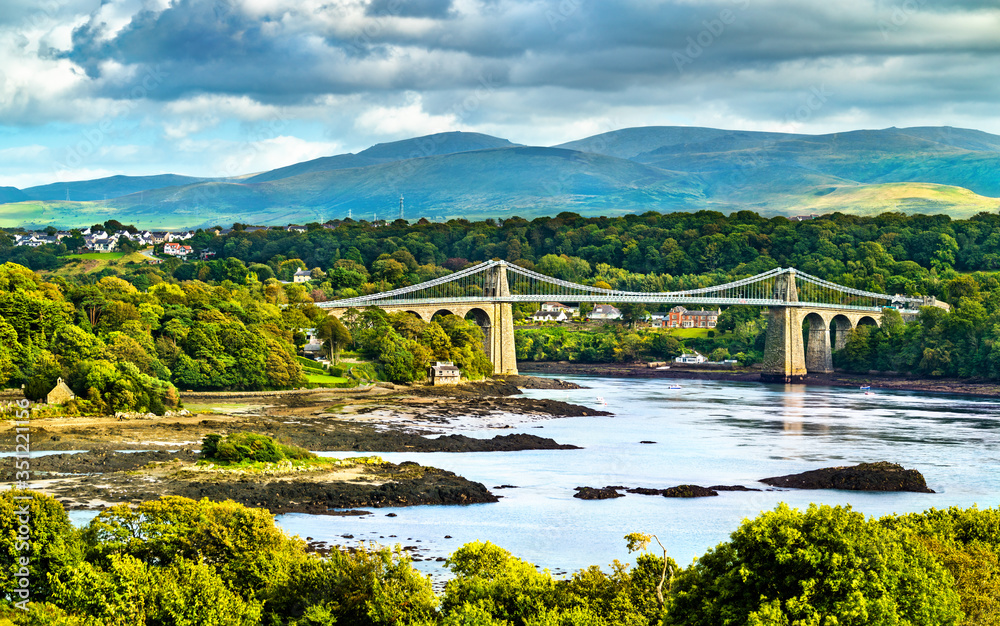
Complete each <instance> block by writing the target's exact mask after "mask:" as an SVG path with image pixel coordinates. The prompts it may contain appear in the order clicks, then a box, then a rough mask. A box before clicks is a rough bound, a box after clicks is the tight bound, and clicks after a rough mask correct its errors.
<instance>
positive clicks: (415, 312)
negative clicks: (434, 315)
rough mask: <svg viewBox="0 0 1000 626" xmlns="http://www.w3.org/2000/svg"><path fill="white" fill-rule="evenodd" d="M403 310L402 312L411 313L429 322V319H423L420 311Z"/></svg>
mask: <svg viewBox="0 0 1000 626" xmlns="http://www.w3.org/2000/svg"><path fill="white" fill-rule="evenodd" d="M403 312H404V313H409V314H410V315H412V316H414V317H416V318H417V319H419V320H422V321H424V322H429V321H430V320H428V319H424V314H423V313H421V312H420V311H414V310H413V309H405V310H404V311H403Z"/></svg>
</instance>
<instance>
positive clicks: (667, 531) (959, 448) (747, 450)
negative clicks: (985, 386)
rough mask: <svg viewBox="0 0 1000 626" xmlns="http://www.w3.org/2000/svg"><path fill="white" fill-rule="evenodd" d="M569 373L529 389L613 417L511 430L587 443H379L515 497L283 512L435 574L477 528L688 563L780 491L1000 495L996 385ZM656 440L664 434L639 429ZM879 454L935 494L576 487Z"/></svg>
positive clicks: (552, 564) (796, 500)
mask: <svg viewBox="0 0 1000 626" xmlns="http://www.w3.org/2000/svg"><path fill="white" fill-rule="evenodd" d="M560 378H563V379H565V380H570V381H573V382H576V383H579V384H581V385H584V386H585V387H587V388H586V389H580V390H570V391H566V390H558V391H555V390H536V391H527V392H525V394H526V395H527V396H529V397H540V398H553V399H557V400H564V401H567V402H573V403H578V404H583V405H588V406H592V407H594V408H602V409H606V410H608V411H611V412H612V413H614V416H613V417H578V418H560V419H546V420H537V421H527V422H525V421H518V422H517V425H516V426H515V428H514V429H509V430H502V431H499V432H501V433H504V434H507V433H512V432H526V433H531V434H536V435H540V436H544V437H551V438H553V439H555V440H556V441H558V442H560V443H570V444H574V445H578V446H581V447H582V448H583V449H582V450H553V451H523V452H509V453H504V452H485V453H441V452H434V453H388V454H381V455H379V456H382V457H383V458H384V459H386V460H388V461H392V462H394V463H398V462H401V461H416V462H418V463H420V464H422V465H431V466H435V467H440V468H443V469H447V470H450V471H453V472H455V473H457V474H459V475H461V476H465V477H466V478H469V479H471V480H475V481H479V482H482V483H484V484H485V485H486V486H487V487H490V488H492V487H494V486H497V485H504V484H510V485H516V486H517V488H516V489H501V490H495V489H494V490H493V492H494V493H495V494H497V495H502V496H503V498H502V499H501V500H500V502H498V503H495V504H480V505H471V506H418V507H404V508H392V509H369V510H371V511H372V513H373V514H372V515H367V516H364V517H331V516H313V515H299V514H288V515H283V516H279V517H278V523H279V524H280V525H281V526H282V527H283V528H284V529H285V530H286V531H288V532H289V533H291V534H298V535H300V536H302V537H303V538H304V537H307V536H308V537H312V538H314V539H316V540H323V541H328V542H330V543H336V544H339V545H351V544H356V543H357V542H358V541H359V540H375V541H378V542H379V543H381V544H383V545H390V546H391V545H394V544H395V543H397V542H398V543H401V544H403V545H409V546H417V547H419V548H420V551H419V552H418V553H417V554H418V557H419V558H421V559H424V560H422V561H420V562H419V563H417V564H416V565H417V566H418V567H419V568H420V569H421V570H422V571H424V572H427V573H432V574H440V573H442V572H443V571H444V570H442V563H440V562H436V561H434V560H432V559H434V558H436V557H439V556H448V555H449V554H450V553H451V552H453V551H454V550H455V549H457V548H458V547H460V546H461V545H462V544H463V543H466V542H469V541H473V540H477V539H479V540H488V541H491V542H493V543H495V544H497V545H499V546H502V547H504V548H506V549H507V550H510V551H511V552H512V553H513V554H514V555H515V556H518V557H520V558H523V559H526V560H528V561H530V562H532V563H535V564H537V565H539V566H540V567H544V568H548V569H550V570H552V571H553V572H555V573H557V574H559V573H565V572H572V571H574V570H577V569H580V568H584V567H587V566H589V565H600V566H602V567H604V568H607V566H608V564H609V563H611V561H612V560H613V559H619V560H621V561H631V560H632V559H631V558H630V556H629V554H628V552H627V550H626V548H625V541H624V539H623V536H624V535H625V534H626V533H629V532H636V531H638V532H645V533H655V534H657V535H658V536H659V537H660V540H661V541H662V542H663V544H664V545H665V546H666V547H667V549H668V551H669V554H670V555H671V556H672V557H674V558H675V559H676V560H677V562H678V563H680V564H681V565H686V564H688V563H690V561H691V560H692V559H693V558H695V557H697V556H699V555H701V554H703V553H704V552H705V550H706V549H708V548H710V547H713V546H715V545H717V544H718V543H719V542H722V541H725V540H726V539H727V538H728V535H729V533H731V532H732V531H733V530H735V529H736V527H737V526H738V525H739V523H740V522H741V521H742V520H743V519H744V518H747V517H754V516H756V515H757V514H758V513H760V512H761V511H764V510H770V509H773V508H774V507H775V506H776V505H777V504H778V503H779V502H787V503H788V504H789V505H791V506H794V507H801V508H804V507H807V506H808V505H809V503H810V502H816V503H823V504H830V505H835V504H849V505H851V506H852V507H854V509H855V510H858V511H861V512H863V513H865V514H867V515H883V514H887V513H893V512H896V513H905V512H914V511H923V510H925V509H928V508H931V507H937V508H944V507H948V506H952V505H959V506H963V507H965V506H971V505H973V504H978V505H979V506H980V507H981V508H986V507H994V506H997V505H998V504H1000V401H997V400H994V399H980V398H970V397H962V396H945V395H930V394H920V393H904V392H888V391H879V390H878V389H877V387H876V388H875V389H874V391H873V393H872V394H871V395H865V394H864V392H862V391H860V390H858V389H837V388H827V387H805V386H800V385H795V386H781V385H763V384H755V383H731V382H716V381H680V384H681V386H682V388H681V389H669V386H670V385H671V384H672V383H671V382H669V381H664V380H625V379H609V378H590V377H586V378H584V377H565V376H563V377H560ZM598 398H603V399H604V400H605V401H606V402H607V406H606V407H605V406H603V405H601V404H600V403H599V402H598ZM461 428H462V430H460V431H459V432H461V433H462V434H467V435H470V436H476V437H492V436H494V435H495V434H497V433H498V431H497V430H496V429H495V428H489V429H488V428H485V427H484V426H483V425H481V424H479V423H477V422H476V421H475V420H469V421H463V422H462V426H461ZM451 432H455V431H451ZM643 440H649V441H655V442H656V443H655V444H642V443H639V442H640V441H643ZM324 454H329V455H330V456H340V457H343V456H352V455H351V454H347V453H324ZM879 460H887V461H893V462H897V463H900V464H902V465H903V466H904V467H907V468H913V469H917V470H919V471H920V472H921V473H922V474H923V475H924V477H925V478H926V479H927V483H928V485H929V486H930V487H931V489H934V490H935V491H936V492H937V493H934V494H916V493H861V492H849V491H834V490H818V491H796V490H786V491H762V492H720V495H719V496H718V497H710V498H696V499H676V498H663V497H659V496H642V495H638V494H628V495H626V496H625V497H623V498H617V499H613V500H600V501H584V500H579V499H576V498H573V494H574V490H573V488H574V487H577V486H583V485H587V486H593V487H603V486H605V485H625V486H627V487H655V488H663V487H670V486H674V485H679V484H685V483H692V484H698V485H703V486H710V485H718V484H724V485H745V486H747V487H759V488H765V489H766V488H767V487H766V486H765V485H761V484H759V483H757V481H758V480H759V479H761V478H765V477H768V476H779V475H783V474H790V473H795V472H801V471H805V470H809V469H816V468H820V467H829V466H832V465H849V464H855V463H859V462H864V461H879ZM388 513H395V514H396V517H386V515H387V514H388ZM80 521H83V520H82V519H81V520H80ZM343 535H353V538H352V539H347V538H344V537H343ZM392 535H395V537H392ZM445 535H451V537H452V538H450V539H445V538H444V537H445Z"/></svg>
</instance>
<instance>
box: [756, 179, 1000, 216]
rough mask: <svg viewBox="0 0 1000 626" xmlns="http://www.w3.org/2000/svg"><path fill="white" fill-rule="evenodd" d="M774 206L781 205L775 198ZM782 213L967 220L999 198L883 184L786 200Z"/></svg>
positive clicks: (996, 204) (955, 189) (963, 190)
mask: <svg viewBox="0 0 1000 626" xmlns="http://www.w3.org/2000/svg"><path fill="white" fill-rule="evenodd" d="M775 200H776V201H775V202H774V204H778V205H780V204H781V201H780V200H778V199H775ZM787 202H788V204H787V206H785V207H783V208H782V212H783V213H786V214H796V215H798V214H807V213H830V212H833V211H841V212H843V213H850V214H852V215H878V214H880V213H884V212H886V211H894V212H895V211H898V212H900V213H907V214H912V213H926V214H937V213H946V214H948V215H950V216H951V217H952V218H954V219H967V218H969V217H972V216H973V215H975V214H976V213H979V212H982V211H986V212H993V211H996V210H997V209H1000V198H990V197H987V196H980V195H978V194H975V193H973V192H972V191H969V190H968V189H966V188H964V187H954V186H951V185H935V184H931V183H884V184H878V185H857V186H843V187H837V188H836V189H835V190H833V191H832V192H830V193H827V194H824V195H822V196H813V195H809V194H805V193H801V194H795V195H791V196H788V197H787Z"/></svg>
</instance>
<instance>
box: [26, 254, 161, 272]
mask: <svg viewBox="0 0 1000 626" xmlns="http://www.w3.org/2000/svg"><path fill="white" fill-rule="evenodd" d="M61 258H63V259H66V260H67V261H69V263H67V264H66V265H64V266H62V267H60V268H59V269H57V270H54V271H51V272H45V273H46V274H51V275H54V276H63V277H70V276H80V275H82V274H91V273H93V272H100V271H101V270H103V269H105V268H109V267H110V268H116V269H124V267H125V266H126V265H128V264H130V263H137V264H138V263H145V262H146V261H147V260H149V257H147V256H145V255H144V254H141V253H139V252H133V253H131V254H126V253H124V252H90V253H87V254H68V255H66V256H64V257H61Z"/></svg>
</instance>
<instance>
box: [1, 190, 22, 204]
mask: <svg viewBox="0 0 1000 626" xmlns="http://www.w3.org/2000/svg"><path fill="white" fill-rule="evenodd" d="M27 199H28V196H27V195H26V194H25V193H24V192H23V191H21V190H20V189H18V188H17V187H0V204H3V203H4V202H22V201H24V200H27Z"/></svg>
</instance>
